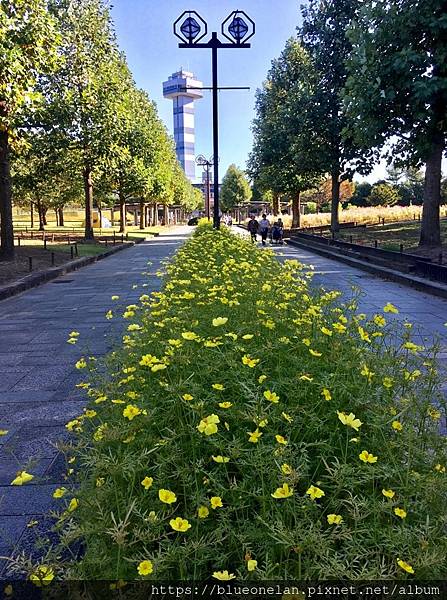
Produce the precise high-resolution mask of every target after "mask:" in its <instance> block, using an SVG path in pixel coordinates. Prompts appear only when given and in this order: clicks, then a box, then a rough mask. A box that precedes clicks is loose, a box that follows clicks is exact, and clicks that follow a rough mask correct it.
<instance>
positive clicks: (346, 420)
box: [337, 410, 363, 431]
mask: <svg viewBox="0 0 447 600" xmlns="http://www.w3.org/2000/svg"><path fill="white" fill-rule="evenodd" d="M337 415H338V418H339V419H340V421H341V422H342V423H343V425H347V426H348V427H352V429H355V430H356V431H358V430H359V427H361V426H362V425H363V423H362V422H361V421H360V419H356V418H355V414H354V413H349V415H347V414H346V413H344V412H340V411H338V410H337Z"/></svg>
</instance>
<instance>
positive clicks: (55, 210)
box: [54, 208, 59, 227]
mask: <svg viewBox="0 0 447 600" xmlns="http://www.w3.org/2000/svg"><path fill="white" fill-rule="evenodd" d="M54 216H55V217H56V227H59V213H58V211H57V208H55V209H54Z"/></svg>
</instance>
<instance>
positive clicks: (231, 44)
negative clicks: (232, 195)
mask: <svg viewBox="0 0 447 600" xmlns="http://www.w3.org/2000/svg"><path fill="white" fill-rule="evenodd" d="M207 33H208V25H207V24H206V22H205V21H204V20H203V19H202V17H201V16H200V15H199V14H198V13H197V12H196V11H194V10H188V11H185V12H184V13H183V14H182V15H180V17H179V18H178V19H177V21H176V22H175V23H174V35H175V36H176V37H178V38H179V39H180V40H181V42H182V43H181V44H179V48H211V54H212V88H211V89H212V91H213V163H214V211H213V226H214V228H215V229H219V227H220V210H219V165H218V156H219V103H218V94H217V92H218V90H219V89H241V88H218V86H217V51H218V49H219V48H250V44H248V43H247V42H248V40H249V39H250V38H252V37H253V36H254V34H255V23H254V21H252V20H251V19H250V17H249V16H248V15H247V14H246V13H245V12H243V11H241V10H235V11H233V12H232V13H231V14H230V15H229V16H228V17H227V18H226V19H225V21H224V22H223V23H222V35H223V36H224V37H225V38H226V39H227V40H228V43H227V42H221V41H220V40H219V38H218V37H217V32H215V31H213V32H212V34H211V38H210V39H209V41H208V42H202V43H200V40H202V39H203V38H204V37H205V36H206V34H207ZM201 89H206V88H201Z"/></svg>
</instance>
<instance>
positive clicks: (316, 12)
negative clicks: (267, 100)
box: [298, 0, 366, 232]
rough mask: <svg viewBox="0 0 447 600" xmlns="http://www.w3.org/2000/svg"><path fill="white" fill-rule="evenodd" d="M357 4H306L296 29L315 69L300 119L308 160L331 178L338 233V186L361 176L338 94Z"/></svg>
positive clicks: (348, 0) (342, 0)
mask: <svg viewBox="0 0 447 600" xmlns="http://www.w3.org/2000/svg"><path fill="white" fill-rule="evenodd" d="M358 5H359V2H358V0H337V2H326V1H325V2H321V1H320V0H310V2H309V5H308V7H307V8H304V9H303V17H304V19H303V24H302V26H301V28H299V30H298V35H299V39H300V40H301V43H302V45H303V48H304V49H305V50H306V52H307V53H308V54H309V56H310V58H311V61H312V65H313V69H314V73H315V74H314V79H315V83H314V87H313V92H312V97H311V99H310V102H308V106H307V110H306V112H305V113H303V114H302V115H300V116H301V118H302V121H303V126H304V127H305V128H306V129H307V133H308V136H309V138H311V140H312V145H311V148H310V150H309V151H308V158H309V159H310V160H313V161H314V162H315V163H316V164H319V165H320V170H321V171H320V172H321V173H329V174H330V177H331V213H332V214H331V228H332V231H334V232H335V231H338V230H339V221H338V212H339V204H340V183H341V182H342V181H344V180H346V179H352V176H353V174H354V171H355V169H357V170H358V171H359V172H362V170H363V168H364V164H365V163H364V161H365V159H366V156H365V154H366V153H365V152H360V150H359V148H358V146H357V145H356V144H355V143H354V139H353V136H343V131H344V129H345V127H346V123H347V121H346V115H345V112H344V109H343V103H342V97H341V92H342V90H343V88H344V86H345V83H346V78H347V71H346V60H347V59H348V57H349V55H350V52H351V50H352V44H351V41H350V40H349V39H348V38H347V37H346V29H347V27H348V25H349V24H350V22H351V21H352V19H354V17H355V15H356V11H357V8H358Z"/></svg>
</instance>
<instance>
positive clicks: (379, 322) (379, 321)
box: [373, 315, 386, 327]
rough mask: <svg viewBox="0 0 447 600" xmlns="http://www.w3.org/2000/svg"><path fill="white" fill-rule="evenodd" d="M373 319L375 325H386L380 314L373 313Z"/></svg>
mask: <svg viewBox="0 0 447 600" xmlns="http://www.w3.org/2000/svg"><path fill="white" fill-rule="evenodd" d="M373 321H374V323H375V324H376V325H377V327H385V325H386V319H385V317H382V315H374V318H373Z"/></svg>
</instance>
